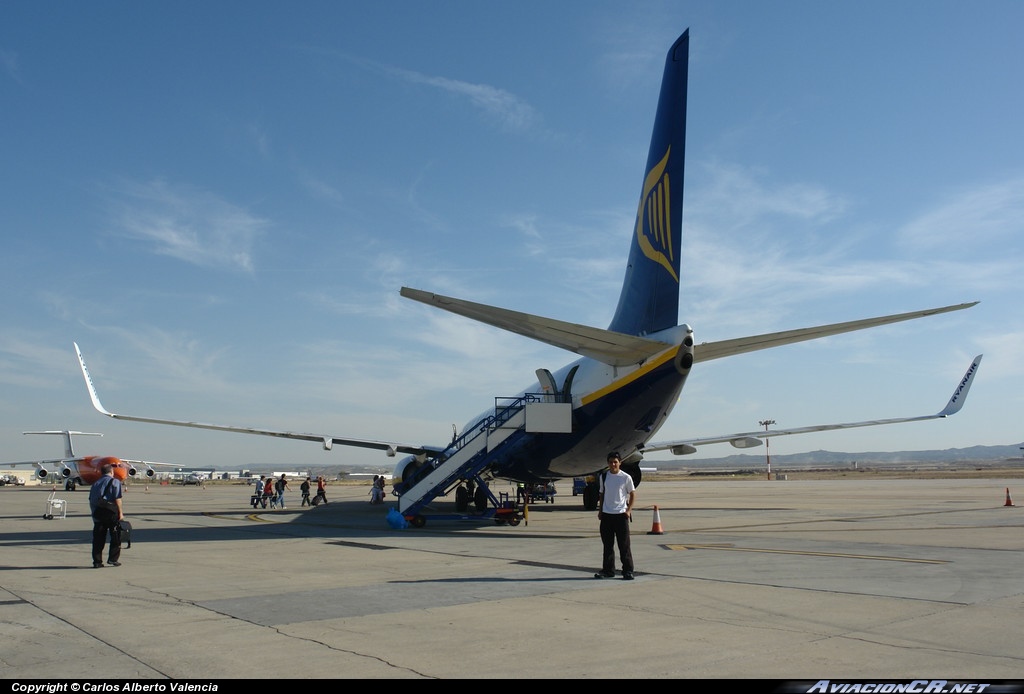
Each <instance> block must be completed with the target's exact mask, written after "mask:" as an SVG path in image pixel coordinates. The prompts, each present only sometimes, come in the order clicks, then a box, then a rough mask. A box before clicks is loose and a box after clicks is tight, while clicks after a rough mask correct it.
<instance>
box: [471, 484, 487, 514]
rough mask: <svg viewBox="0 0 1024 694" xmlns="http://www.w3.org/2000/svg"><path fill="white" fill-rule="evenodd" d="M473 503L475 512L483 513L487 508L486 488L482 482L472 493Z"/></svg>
mask: <svg viewBox="0 0 1024 694" xmlns="http://www.w3.org/2000/svg"><path fill="white" fill-rule="evenodd" d="M473 505H474V506H476V510H477V513H483V512H484V511H486V510H487V488H486V487H485V486H484V485H482V484H481V485H480V486H479V487H477V488H476V493H475V494H474V495H473Z"/></svg>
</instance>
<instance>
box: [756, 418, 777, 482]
mask: <svg viewBox="0 0 1024 694" xmlns="http://www.w3.org/2000/svg"><path fill="white" fill-rule="evenodd" d="M758 424H760V425H761V426H763V427H764V430H765V433H767V432H768V426H769V425H770V424H775V420H774V419H762V420H761V421H760V422H758ZM764 459H765V462H767V463H768V481H769V482H770V481H771V479H772V457H771V455H770V454H769V450H768V437H767V436H766V437H765V438H764Z"/></svg>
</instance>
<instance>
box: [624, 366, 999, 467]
mask: <svg viewBox="0 0 1024 694" xmlns="http://www.w3.org/2000/svg"><path fill="white" fill-rule="evenodd" d="M981 357H982V355H980V354H979V355H978V356H976V357H975V358H974V361H972V362H971V365H970V366H969V367H968V369H967V373H965V374H964V376H963V378H962V379H960V381H959V382H958V383H957V386H956V389H954V390H953V395H952V397H950V399H949V402H947V403H946V406H945V407H944V408H942V410H941V411H940V412H937V413H935V414H930V415H923V416H918V417H898V418H895V419H873V420H868V421H864V422H847V423H844V424H818V425H814V426H809V427H797V428H795V429H772V430H768V431H746V432H742V433H738V434H726V435H724V436H709V437H705V438H699V439H684V440H680V441H664V442H657V443H651V444H648V445H646V446H644V449H643V452H644V453H649V452H652V451H672V453H673V455H687V454H690V453H696V451H697V448H696V447H697V446H704V445H707V444H711V443H730V444H732V445H733V446H734V447H736V448H753V447H755V446H760V445H761V443H762V440H763V439H769V438H772V437H775V436H788V435H790V434H809V433H811V432H815V431H831V430H834V429H855V428H857V427H872V426H878V425H881V424H898V423H900V422H920V421H924V420H928V419H941V418H943V417H949V416H951V415H954V414H956V413H957V412H959V411H960V408H961V407H963V406H964V402H966V401H967V393H968V391H970V389H971V384H972V383H973V382H974V376H975V375H976V374H977V373H978V366H979V365H980V364H981Z"/></svg>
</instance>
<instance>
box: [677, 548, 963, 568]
mask: <svg viewBox="0 0 1024 694" xmlns="http://www.w3.org/2000/svg"><path fill="white" fill-rule="evenodd" d="M662 546H663V547H664V548H665V549H667V550H671V551H675V552H677V551H685V550H688V549H720V550H727V551H730V552H762V553H765V554H798V555H802V556H807V557H838V558H840V559H872V560H874V561H901V562H906V563H908V564H948V563H949V562H948V561H946V560H944V559H908V558H907V557H886V556H881V555H873V554H843V553H840V552H811V551H807V550H797V549H760V548H757V547H737V546H736V545H732V544H709V545H688V544H683V545H676V544H670V545H662Z"/></svg>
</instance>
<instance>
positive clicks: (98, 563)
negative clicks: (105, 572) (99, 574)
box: [92, 561, 103, 569]
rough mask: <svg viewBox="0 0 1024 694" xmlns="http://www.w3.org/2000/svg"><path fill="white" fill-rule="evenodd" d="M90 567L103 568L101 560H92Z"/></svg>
mask: <svg viewBox="0 0 1024 694" xmlns="http://www.w3.org/2000/svg"><path fill="white" fill-rule="evenodd" d="M92 568H94V569H102V568H103V562H101V561H94V562H93V563H92Z"/></svg>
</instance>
